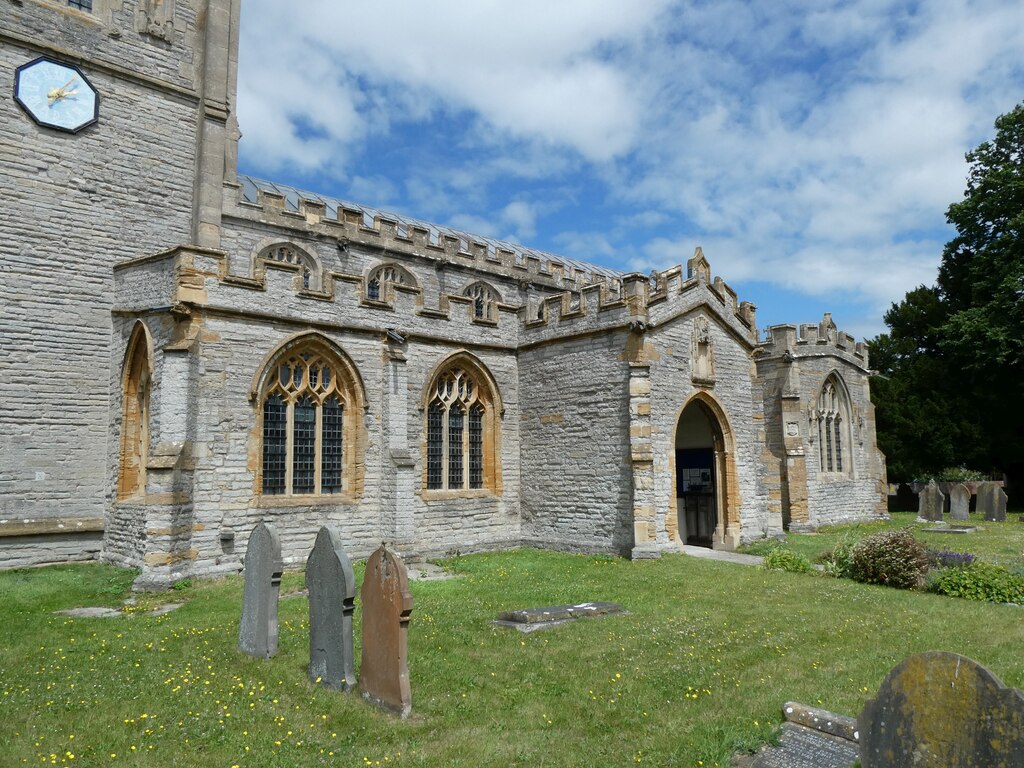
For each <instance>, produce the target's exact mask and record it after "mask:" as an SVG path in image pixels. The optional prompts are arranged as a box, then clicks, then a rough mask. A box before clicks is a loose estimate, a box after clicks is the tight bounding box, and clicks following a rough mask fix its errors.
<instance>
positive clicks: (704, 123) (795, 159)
mask: <svg viewBox="0 0 1024 768" xmlns="http://www.w3.org/2000/svg"><path fill="white" fill-rule="evenodd" d="M240 47H241V50H240V67H239V70H240V71H239V95H238V114H239V121H240V123H241V128H242V134H243V138H242V142H241V147H240V168H241V171H242V172H243V173H249V174H252V175H255V176H260V177H263V178H269V179H271V180H274V181H279V182H284V183H288V184H293V185H295V186H298V187H302V188H305V189H310V190H312V191H316V192H320V193H322V194H329V195H334V196H337V197H341V198H344V199H347V200H350V201H353V202H358V203H363V204H365V205H368V206H373V207H377V208H382V209H384V210H391V211H395V212H397V213H402V214H405V215H408V216H414V217H417V218H420V219H426V220H429V221H433V222H436V223H438V224H443V225H448V226H453V227H457V228H460V229H464V230H466V231H469V232H472V233H476V234H480V235H487V236H491V237H497V238H502V239H506V240H511V241H513V242H519V243H522V244H524V245H527V246H530V247H533V248H538V249H541V250H546V251H551V252H553V253H557V254H563V255H565V256H570V257H573V258H577V259H582V260H585V261H590V262H593V263H597V264H603V265H607V266H610V267H613V268H616V269H620V270H623V271H638V272H644V273H648V272H650V271H651V270H653V269H664V268H667V267H671V266H673V265H675V264H679V263H684V262H685V261H686V259H687V258H689V257H690V256H691V255H692V254H693V251H694V248H695V247H696V246H698V245H700V246H702V247H703V249H704V253H705V255H706V256H707V257H708V259H709V260H710V262H711V266H712V270H713V272H714V273H715V274H720V275H721V276H722V277H723V278H724V279H725V280H726V281H727V282H729V284H730V285H732V287H733V288H734V289H735V290H736V291H737V292H738V293H739V295H740V298H741V299H743V300H748V301H752V302H754V304H756V305H757V307H758V324H759V325H760V326H761V327H762V328H763V327H766V326H768V325H771V324H774V323H782V322H791V323H799V322H816V321H817V320H818V319H820V317H821V314H822V312H824V311H831V312H832V313H833V315H834V317H835V320H836V322H837V323H838V325H839V326H840V328H842V329H843V330H846V331H848V332H850V333H852V334H854V335H855V336H857V337H858V338H861V337H868V338H870V337H872V336H874V335H875V334H877V333H879V332H881V331H883V330H884V324H883V322H882V315H883V313H884V312H885V310H886V309H888V307H889V305H890V304H891V303H892V302H893V301H898V300H899V299H901V298H902V297H903V295H904V294H905V293H906V292H907V291H908V290H910V289H911V288H913V287H915V286H917V285H919V284H921V283H931V282H933V281H934V278H935V271H936V268H937V266H938V263H939V258H940V256H941V253H942V246H943V244H944V243H945V242H946V241H947V240H948V239H949V238H950V237H951V230H950V229H949V227H948V226H947V225H946V223H945V210H946V208H947V207H948V206H949V204H950V203H952V202H955V201H956V200H958V199H960V198H961V196H962V194H963V190H964V186H965V179H966V173H967V166H966V163H965V161H964V153H965V152H967V151H968V150H970V149H972V148H973V147H975V146H976V145H977V144H978V143H979V142H981V141H982V140H984V139H986V138H990V137H991V135H992V133H993V128H992V124H993V122H994V120H995V118H996V116H997V115H999V114H1002V113H1005V112H1007V111H1009V110H1010V109H1012V108H1013V107H1014V106H1015V104H1016V103H1018V102H1019V101H1020V100H1021V99H1022V98H1024V58H1022V57H1021V51H1022V50H1024V11H1022V10H1021V7H1020V4H1019V0H980V1H979V2H968V1H967V0H948V1H947V0H928V2H920V3H916V2H887V1H886V0H852V1H851V2H830V0H815V1H814V2H796V1H795V0H775V2H772V3H759V2H734V1H732V0H716V1H715V2H673V1H671V0H638V1H636V2H625V1H624V0H555V1H554V2H552V0H515V2H511V0H503V1H502V2H498V1H497V0H473V2H471V3H467V2H465V1H464V0H432V1H431V2H429V3H424V2H414V0H403V1H398V0H375V2H338V0H304V1H303V2H302V3H283V2H280V0H246V2H245V3H244V4H243V10H242V36H241V46H240Z"/></svg>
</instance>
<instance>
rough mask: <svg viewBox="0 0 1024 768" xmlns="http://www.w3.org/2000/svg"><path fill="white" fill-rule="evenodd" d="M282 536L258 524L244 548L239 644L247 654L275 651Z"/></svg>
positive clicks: (267, 653)
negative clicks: (243, 581) (243, 591)
mask: <svg viewBox="0 0 1024 768" xmlns="http://www.w3.org/2000/svg"><path fill="white" fill-rule="evenodd" d="M283 570H284V563H283V562H282V560H281V539H280V538H279V537H278V535H277V531H275V530H274V529H273V528H272V527H271V526H269V525H267V524H266V523H260V524H259V525H257V526H256V527H255V528H253V529H252V533H251V534H249V545H248V547H246V550H245V595H244V597H243V598H242V622H241V625H240V626H239V628H238V647H239V648H240V649H241V650H242V651H243V652H244V653H247V654H249V655H250V656H259V657H262V658H265V659H266V658H270V657H271V656H273V655H274V654H275V653H277V598H278V595H279V593H280V591H281V572H282V571H283Z"/></svg>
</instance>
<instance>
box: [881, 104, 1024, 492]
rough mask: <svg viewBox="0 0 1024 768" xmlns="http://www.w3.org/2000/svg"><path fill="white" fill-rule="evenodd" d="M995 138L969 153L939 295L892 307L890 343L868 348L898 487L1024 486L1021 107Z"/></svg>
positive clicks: (884, 338) (921, 295)
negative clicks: (987, 478) (967, 471)
mask: <svg viewBox="0 0 1024 768" xmlns="http://www.w3.org/2000/svg"><path fill="white" fill-rule="evenodd" d="M995 127H996V136H995V138H994V139H993V140H992V141H986V142H984V143H982V144H981V145H980V146H979V147H978V148H977V149H975V150H974V151H973V152H969V153H967V162H968V164H969V165H970V169H969V173H968V179H967V189H966V191H965V193H964V199H963V200H962V201H961V202H958V203H954V204H953V205H951V206H950V207H949V209H948V210H947V212H946V218H947V220H948V221H949V223H950V224H952V225H953V226H954V227H956V231H957V235H956V237H954V238H953V239H952V240H951V241H950V242H949V243H947V245H946V247H945V249H944V251H943V255H942V263H941V266H940V268H939V279H938V285H937V286H935V287H927V286H920V287H918V288H916V289H914V290H913V291H911V292H910V293H908V294H907V295H906V297H905V298H904V300H903V301H902V302H900V303H899V304H894V305H893V306H892V308H891V309H890V310H889V312H887V313H886V315H885V322H886V325H887V326H888V327H889V333H887V334H882V335H881V336H879V337H877V338H876V339H874V340H873V341H872V342H871V351H872V355H873V357H872V359H873V361H874V365H875V367H876V368H878V369H879V371H880V372H881V373H882V374H883V377H879V378H876V379H874V380H873V381H872V393H873V395H874V397H875V399H876V406H877V412H878V430H879V444H880V446H881V448H882V450H883V451H885V452H886V454H887V456H888V457H889V471H890V475H891V477H892V478H893V479H895V480H907V479H910V478H912V477H914V476H922V475H925V474H931V473H934V472H937V471H939V470H940V469H941V468H942V467H945V466H953V465H968V466H972V467H975V468H979V469H989V468H997V469H1000V470H1002V471H1004V472H1006V473H1007V474H1009V475H1010V478H1011V483H1012V484H1014V485H1018V484H1019V483H1020V482H1021V481H1022V480H1024V104H1020V105H1018V106H1017V107H1016V108H1015V109H1013V110H1012V111H1011V112H1009V113H1007V114H1005V115H1003V116H1001V117H999V118H998V119H997V120H996V124H995Z"/></svg>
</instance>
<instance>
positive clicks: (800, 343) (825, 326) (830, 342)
mask: <svg viewBox="0 0 1024 768" xmlns="http://www.w3.org/2000/svg"><path fill="white" fill-rule="evenodd" d="M761 347H762V349H763V350H764V351H765V352H766V353H768V354H783V353H784V352H786V351H787V350H788V351H789V352H791V353H793V354H796V355H797V356H798V357H799V356H803V355H807V354H814V353H818V354H837V353H840V352H845V353H847V354H849V355H852V356H853V357H855V358H858V360H860V361H862V363H863V365H864V366H865V367H867V364H868V346H867V344H866V343H864V342H862V341H857V340H856V339H855V338H854V337H853V336H851V335H850V334H849V333H846V332H845V331H840V330H839V329H838V328H837V327H836V324H835V322H833V320H832V313H831V312H826V313H825V314H824V316H823V317H822V319H821V322H820V323H802V324H800V325H799V326H796V325H789V324H782V325H773V326H771V327H770V328H768V337H767V338H766V339H765V341H764V343H763V344H762V345H761Z"/></svg>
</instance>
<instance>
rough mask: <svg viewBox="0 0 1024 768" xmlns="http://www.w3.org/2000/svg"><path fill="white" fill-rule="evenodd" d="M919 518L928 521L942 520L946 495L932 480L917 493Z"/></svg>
mask: <svg viewBox="0 0 1024 768" xmlns="http://www.w3.org/2000/svg"><path fill="white" fill-rule="evenodd" d="M917 499H918V505H917V519H918V520H923V521H926V522H939V523H941V522H942V507H943V505H944V504H945V503H946V497H945V496H944V495H943V494H942V491H940V490H939V486H937V485H936V484H935V481H934V480H932V481H930V482H929V483H928V485H926V486H925V487H924V488H923V489H922V490H921V492H920V493H919V494H918V495H917Z"/></svg>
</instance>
